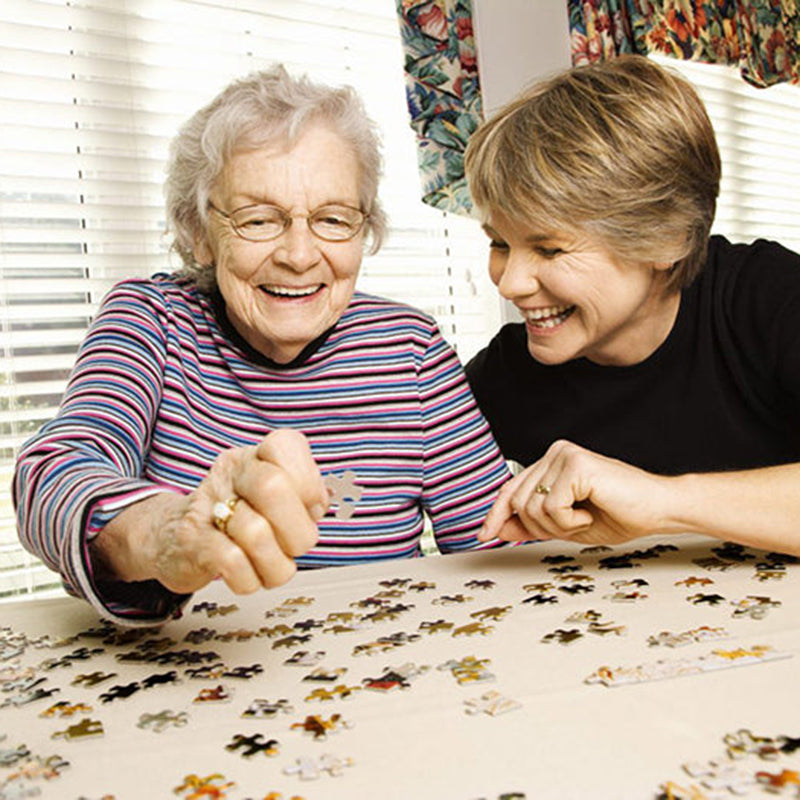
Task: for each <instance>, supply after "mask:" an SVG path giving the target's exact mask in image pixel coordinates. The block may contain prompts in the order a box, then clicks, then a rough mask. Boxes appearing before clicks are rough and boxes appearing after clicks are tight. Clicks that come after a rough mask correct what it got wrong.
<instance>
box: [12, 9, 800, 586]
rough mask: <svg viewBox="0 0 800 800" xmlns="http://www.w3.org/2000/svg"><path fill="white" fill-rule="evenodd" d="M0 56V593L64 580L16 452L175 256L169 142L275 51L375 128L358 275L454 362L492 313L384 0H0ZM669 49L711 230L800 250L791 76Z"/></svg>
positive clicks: (481, 248) (474, 241) (473, 243)
mask: <svg viewBox="0 0 800 800" xmlns="http://www.w3.org/2000/svg"><path fill="white" fill-rule="evenodd" d="M0 53H2V59H1V60H0V358H1V359H2V362H1V364H0V481H2V483H1V484H0V485H2V487H3V489H2V491H1V492H0V598H3V597H5V598H13V597H17V596H19V595H20V594H26V593H33V592H44V591H50V590H55V591H57V590H58V586H59V581H58V578H57V577H56V576H54V575H53V574H52V573H50V572H49V571H48V570H47V569H45V568H44V567H43V566H42V565H41V564H39V563H38V562H36V560H35V559H33V558H32V557H30V556H28V554H26V553H25V552H24V551H22V549H21V548H20V546H19V544H18V542H17V537H16V532H15V527H14V516H13V509H12V506H11V501H10V497H9V492H8V485H9V482H10V479H11V473H12V469H13V458H14V454H15V452H16V449H17V448H18V446H19V445H20V444H21V443H22V442H23V441H25V439H27V438H28V437H29V436H30V434H31V433H32V432H33V431H35V430H36V429H37V428H38V427H39V425H41V424H42V423H43V422H44V421H46V420H47V419H49V418H50V417H52V416H53V414H54V413H55V411H56V408H57V406H58V403H59V399H60V396H61V393H62V391H63V388H64V385H65V382H66V379H67V376H68V374H69V371H70V369H71V366H72V363H73V360H74V356H75V352H76V349H77V346H78V344H79V342H80V341H81V339H82V338H83V334H84V331H85V328H86V326H87V325H88V323H89V321H90V320H91V318H92V316H93V314H94V313H95V311H96V309H97V307H98V305H99V303H100V301H101V300H102V297H103V295H104V294H105V292H106V291H107V290H108V288H109V287H110V286H111V285H112V284H113V283H114V282H116V281H117V280H120V279H122V278H124V277H128V276H147V275H151V274H152V273H154V272H158V271H170V270H171V269H174V268H176V267H177V266H178V264H177V261H175V260H174V258H172V257H170V256H169V254H168V252H167V247H168V242H167V241H166V240H165V238H164V236H163V234H162V231H163V228H164V215H163V208H162V205H163V204H162V189H161V187H162V179H163V164H164V159H165V156H166V149H167V144H168V142H169V140H170V138H171V137H172V135H173V133H174V131H175V130H176V128H177V126H178V125H179V124H180V123H181V122H182V121H183V120H184V119H185V118H186V117H187V116H188V115H189V114H191V113H192V112H193V111H194V110H195V109H196V108H198V107H199V106H200V105H201V104H203V103H204V102H206V101H207V100H208V99H210V98H211V97H212V96H213V95H214V94H215V93H216V92H217V91H218V90H219V89H221V88H222V87H223V86H224V85H225V84H226V83H227V82H228V81H229V80H230V79H231V78H233V77H235V76H237V75H241V74H245V73H246V72H249V71H251V70H253V69H258V68H260V67H263V66H266V65H268V64H270V63H273V62H274V61H281V62H283V63H284V64H285V65H286V66H287V68H288V69H289V70H290V71H291V72H294V73H297V74H299V73H308V74H309V75H310V76H311V77H312V78H315V79H318V80H322V81H326V82H328V83H332V84H333V83H349V84H351V85H353V86H355V87H356V89H358V91H359V92H360V93H361V95H362V97H363V98H364V101H365V104H366V106H367V109H368V111H369V113H370V114H371V116H372V117H373V118H374V119H375V120H376V122H377V123H378V125H379V127H380V128H381V131H382V133H383V137H384V157H385V177H384V181H383V183H382V189H381V197H382V199H383V202H384V205H385V206H386V209H387V211H388V212H389V216H390V221H391V224H392V227H391V233H390V236H389V239H388V241H387V242H386V244H385V245H384V247H383V249H382V250H381V252H380V253H379V254H378V255H376V256H372V257H367V258H366V259H365V262H364V266H363V269H362V274H361V278H360V284H359V285H360V288H362V289H364V290H365V291H369V292H374V293H377V294H384V295H388V296H391V297H394V298H396V299H399V300H404V301H407V302H411V303H413V304H415V305H417V306H420V307H422V308H424V309H425V310H426V311H428V312H430V313H431V314H433V315H434V316H435V317H436V318H437V319H438V320H439V322H440V324H441V326H442V330H443V332H444V334H445V336H446V337H447V338H448V339H449V340H450V341H451V342H452V343H453V344H454V345H455V346H456V348H457V350H458V352H459V354H460V355H461V357H462V358H463V359H465V360H466V359H467V358H469V357H470V356H471V355H472V354H473V353H474V352H475V351H477V350H478V348H479V347H480V346H482V344H483V343H484V342H485V341H486V340H487V339H488V337H489V335H490V334H491V333H492V332H493V331H494V330H495V329H496V328H497V327H498V325H499V323H500V304H499V303H498V302H497V299H496V293H495V290H494V288H493V287H492V286H491V285H490V283H489V281H488V278H487V275H486V266H485V265H486V254H487V246H486V241H485V237H484V236H483V234H482V233H481V232H480V230H479V229H478V226H477V224H476V223H475V222H474V221H472V220H468V219H464V218H460V217H453V216H452V215H447V214H443V213H441V212H438V211H435V210H434V209H431V208H428V207H427V206H425V205H423V204H422V203H421V202H420V201H419V199H418V197H419V182H418V178H417V171H416V149H415V143H414V138H413V133H412V131H411V129H410V127H409V125H408V120H407V114H406V106H405V90H404V84H403V76H402V72H401V66H402V63H403V60H402V54H401V50H400V41H399V33H398V25H397V19H396V12H395V4H394V3H393V2H392V1H391V0H380V1H379V2H376V0H340V2H338V3H331V2H329V0H206V1H203V0H2V5H1V6H0ZM669 63H670V64H671V65H673V66H675V67H677V68H679V69H681V70H684V71H685V72H686V73H687V74H688V75H689V77H690V78H691V79H692V80H693V81H695V83H696V84H697V85H698V87H699V88H700V91H701V93H702V94H703V97H704V99H705V100H706V102H707V103H708V106H709V110H710V111H711V113H712V117H713V118H714V121H715V125H716V127H717V131H718V134H719V138H720V145H721V148H722V151H723V161H724V178H723V196H722V198H721V200H720V204H719V214H718V220H717V224H716V227H715V230H717V231H718V232H721V233H725V234H727V235H728V236H729V237H730V238H732V239H737V240H743V241H748V240H750V239H752V238H754V237H756V236H768V237H773V238H776V239H779V240H780V241H782V242H783V243H784V244H786V245H788V246H791V247H793V248H794V249H799V250H800V198H798V196H797V193H796V191H793V189H792V187H793V186H794V185H796V183H797V179H798V174H799V173H800V153H798V152H797V150H796V148H795V146H794V140H796V135H793V132H796V131H797V130H800V103H798V96H799V95H798V88H797V87H788V86H777V87H772V88H770V89H768V90H756V89H753V88H751V87H749V86H747V85H746V84H745V83H744V82H743V81H742V80H741V79H740V78H739V77H738V75H737V74H736V72H735V70H733V69H728V68H722V67H709V66H707V65H701V64H691V63H683V62H676V61H672V60H670V61H669Z"/></svg>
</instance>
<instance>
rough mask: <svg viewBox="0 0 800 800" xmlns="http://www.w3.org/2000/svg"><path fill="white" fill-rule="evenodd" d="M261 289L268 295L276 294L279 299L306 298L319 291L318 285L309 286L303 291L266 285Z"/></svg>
mask: <svg viewBox="0 0 800 800" xmlns="http://www.w3.org/2000/svg"><path fill="white" fill-rule="evenodd" d="M261 288H262V289H264V291H266V292H269V293H270V294H277V295H280V296H281V297H307V296H308V295H310V294H314V292H316V291H317V290H318V289H319V285H317V286H309V287H306V288H304V289H292V288H290V287H289V286H273V285H271V284H268V283H266V284H264V285H263V286H262V287H261Z"/></svg>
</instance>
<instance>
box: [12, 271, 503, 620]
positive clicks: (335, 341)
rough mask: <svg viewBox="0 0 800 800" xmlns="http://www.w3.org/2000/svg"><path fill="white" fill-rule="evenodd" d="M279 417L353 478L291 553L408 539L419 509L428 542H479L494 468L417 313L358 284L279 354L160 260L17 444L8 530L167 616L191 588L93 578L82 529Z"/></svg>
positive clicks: (115, 606)
mask: <svg viewBox="0 0 800 800" xmlns="http://www.w3.org/2000/svg"><path fill="white" fill-rule="evenodd" d="M281 427H291V428H295V429H297V430H300V431H302V432H303V433H304V434H305V435H306V436H307V437H308V440H309V443H310V446H311V451H312V453H313V455H314V458H315V459H316V461H317V463H318V464H319V467H320V470H321V471H322V473H323V474H326V473H335V474H338V473H341V472H343V471H345V470H348V469H349V470H352V471H354V472H355V474H356V476H357V482H358V484H359V485H360V487H361V488H362V491H363V495H362V497H361V499H360V500H359V502H358V504H357V506H356V509H355V513H354V514H353V516H352V517H350V518H349V519H337V518H336V517H335V516H334V515H333V514H332V513H329V514H328V515H327V516H326V517H325V518H324V519H323V520H322V522H321V523H320V526H319V527H320V538H319V542H318V544H317V545H316V546H315V547H314V548H313V550H311V551H310V552H309V553H307V554H306V555H304V556H302V557H300V558H299V559H297V561H298V566H299V567H301V568H304V567H305V568H308V567H322V566H331V565H337V564H352V563H356V562H362V561H369V560H375V559H386V558H404V557H409V556H414V555H419V553H420V550H419V542H420V534H421V533H422V530H423V524H424V517H423V514H424V513H425V514H427V515H428V516H429V518H430V520H431V523H432V526H433V530H434V533H435V536H436V541H437V544H438V546H439V549H440V550H441V551H442V552H444V553H448V552H455V551H462V550H466V549H469V548H474V547H477V546H479V545H478V543H477V541H476V539H475V533H476V532H477V529H478V528H479V526H480V524H481V522H482V520H483V518H484V516H485V515H486V512H487V511H488V509H489V507H490V506H491V503H492V501H493V499H494V497H495V496H496V493H497V490H498V488H499V487H500V485H501V484H502V483H503V482H504V481H505V480H506V479H507V478H508V472H507V469H506V466H505V463H504V461H503V458H502V456H501V454H500V452H499V450H498V448H497V445H496V444H495V442H494V439H493V438H492V436H491V433H490V432H489V428H488V426H487V424H486V422H485V420H484V418H483V417H482V415H481V414H480V412H479V411H478V409H477V406H476V404H475V401H474V399H473V397H472V394H471V392H470V390H469V388H468V385H467V383H466V380H465V377H464V373H463V370H462V368H461V365H460V363H459V361H458V359H457V357H456V355H455V353H454V351H453V350H452V348H451V347H450V346H449V345H448V344H447V343H446V342H445V340H444V338H443V337H442V335H441V333H440V332H439V330H438V328H437V326H436V324H435V323H434V321H433V320H432V319H431V318H430V317H428V316H427V315H425V314H423V313H421V312H419V311H417V310H415V309H413V308H410V307H408V306H405V305H400V304H398V303H394V302H391V301H388V300H385V299H382V298H377V297H372V296H369V295H365V294H362V293H358V292H357V293H356V294H355V295H354V297H353V299H352V301H351V303H350V305H349V307H348V308H347V309H346V311H345V313H344V314H343V315H342V317H341V318H340V320H339V321H338V323H337V324H336V325H335V326H334V327H333V328H332V329H331V330H330V331H328V332H327V333H326V334H325V336H323V337H321V338H320V339H319V340H317V341H316V342H314V343H313V344H312V345H310V346H309V347H308V348H306V351H304V353H302V354H301V356H299V357H298V358H297V359H295V361H293V362H292V363H291V364H289V365H278V364H275V363H274V362H271V361H269V360H268V359H266V358H265V357H264V356H261V355H260V354H258V353H257V352H255V351H253V350H252V349H251V348H250V347H249V346H248V345H247V343H246V342H245V341H244V340H243V339H242V338H241V337H240V336H239V335H238V334H237V333H236V331H235V330H234V329H233V328H232V327H231V326H230V325H229V323H228V322H227V319H226V318H225V314H224V306H223V305H222V301H221V299H219V298H216V300H215V298H209V297H208V296H206V295H203V294H201V293H200V292H199V291H198V290H197V289H196V288H195V287H194V286H193V284H192V283H190V282H188V281H186V280H182V279H179V278H175V277H170V276H166V275H156V276H154V277H153V278H152V279H150V280H129V281H124V282H122V283H120V284H118V285H117V286H116V287H115V288H114V289H112V290H111V292H109V294H108V296H107V297H106V298H105V300H104V302H103V305H102V307H101V309H100V311H99V313H98V315H97V317H96V318H95V320H94V322H93V324H92V326H91V327H90V329H89V332H88V334H87V336H86V339H85V341H84V343H83V344H82V346H81V348H80V351H79V353H78V358H77V361H76V365H75V368H74V370H73V373H72V376H71V378H70V382H69V385H68V387H67V391H66V393H65V396H64V399H63V402H62V405H61V408H60V410H59V412H58V415H57V416H56V417H55V419H53V420H51V421H50V422H48V423H47V424H45V425H44V426H43V427H42V428H41V430H40V431H39V432H38V434H37V435H35V436H34V437H33V438H32V439H31V440H30V441H28V442H27V443H26V444H25V445H24V447H23V448H22V450H21V452H20V455H19V458H18V461H17V470H16V474H15V477H14V482H13V495H14V502H15V504H16V508H17V517H18V525H19V531H20V538H21V540H22V542H23V544H24V545H25V546H26V548H28V549H29V550H30V551H31V552H33V553H34V554H36V555H37V556H38V557H39V558H41V559H42V560H43V561H44V562H45V563H46V564H47V565H48V566H49V567H51V568H52V569H54V570H56V571H57V572H59V573H60V574H61V576H62V578H63V580H64V584H65V586H66V588H67V590H68V591H69V592H71V593H72V594H75V595H78V596H82V597H85V598H86V599H88V600H89V601H90V602H92V604H93V605H94V606H95V607H96V608H97V609H98V610H99V611H100V612H101V613H102V614H103V615H104V616H106V617H110V618H112V619H116V620H117V621H120V622H127V623H128V624H134V623H136V622H138V623H140V624H143V623H145V622H153V621H157V620H161V619H164V618H165V617H167V616H168V615H170V614H173V613H176V612H177V610H178V609H179V607H180V605H181V604H182V603H183V602H185V601H186V599H187V598H186V597H180V596H177V595H173V594H171V593H170V592H168V591H167V590H166V589H165V588H164V587H162V586H161V585H160V584H157V583H156V582H155V581H146V582H143V583H141V584H122V583H121V582H105V583H104V582H102V581H100V580H98V579H95V578H94V577H93V574H92V565H91V562H90V559H89V555H88V548H87V543H88V542H89V541H90V540H91V538H92V537H93V536H94V535H96V534H97V533H98V532H99V531H100V530H101V529H102V527H103V526H104V525H105V524H106V523H107V522H108V521H109V520H110V519H111V518H113V516H114V515H115V514H116V513H119V511H121V510H122V509H124V508H126V507H127V506H128V505H130V504H132V503H135V502H137V501H140V500H142V499H144V498H145V497H147V496H149V495H152V494H153V493H155V492H159V491H165V490H172V491H178V492H183V493H188V492H191V491H192V489H193V488H194V487H195V486H197V484H198V483H199V482H200V481H201V480H202V479H203V476H204V475H205V473H206V471H207V470H208V468H209V467H210V466H211V464H212V462H213V461H214V459H215V458H216V457H217V456H218V455H219V453H220V452H222V451H223V450H225V449H227V448H230V447H240V446H244V445H252V444H255V443H257V442H258V441H260V440H261V439H262V438H263V436H264V435H265V434H266V433H268V432H269V431H272V430H275V429H277V428H281Z"/></svg>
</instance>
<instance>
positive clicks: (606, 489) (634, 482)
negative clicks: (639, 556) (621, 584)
mask: <svg viewBox="0 0 800 800" xmlns="http://www.w3.org/2000/svg"><path fill="white" fill-rule="evenodd" d="M669 481H670V478H665V477H663V476H659V475H653V474H651V473H648V472H645V471H643V470H641V469H638V468H636V467H632V466H630V465H629V464H625V463H623V462H622V461H617V460H615V459H612V458H607V457H606V456H601V455H598V454H597V453H594V452H592V451H591V450H586V449H584V448H583V447H579V446H578V445H576V444H573V443H572V442H568V441H564V440H560V441H557V442H554V443H553V444H552V445H551V446H550V447H549V448H548V450H547V452H546V453H545V455H544V456H543V457H542V458H541V459H539V460H538V461H537V462H535V463H534V464H531V465H530V466H529V467H527V468H526V469H525V470H524V471H523V472H521V473H520V474H519V475H516V476H515V477H514V478H512V479H511V480H510V481H508V482H507V483H506V484H505V485H504V486H503V488H502V489H501V490H500V494H499V495H498V498H497V500H496V501H495V503H494V505H493V506H492V508H491V510H490V511H489V514H488V515H487V517H486V521H485V523H484V526H483V529H482V531H481V533H480V535H479V538H480V539H481V540H482V541H488V540H489V539H494V538H500V539H504V540H505V541H530V540H536V539H568V540H570V541H575V542H582V543H586V544H609V545H610V544H619V543H621V542H626V541H630V540H631V539H637V538H639V537H640V536H646V535H648V534H651V533H657V532H659V529H660V528H661V526H662V523H663V520H664V518H665V517H664V514H663V511H662V510H663V509H665V508H666V503H667V501H668V486H669ZM537 487H547V488H549V491H546V490H545V491H541V490H540V491H537Z"/></svg>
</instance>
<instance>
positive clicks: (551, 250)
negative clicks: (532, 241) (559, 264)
mask: <svg viewBox="0 0 800 800" xmlns="http://www.w3.org/2000/svg"><path fill="white" fill-rule="evenodd" d="M534 250H535V251H536V252H537V253H538V254H539V255H540V256H541V257H542V258H555V257H556V256H560V255H562V254H563V253H564V251H563V250H562V249H561V248H560V247H535V248H534Z"/></svg>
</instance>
